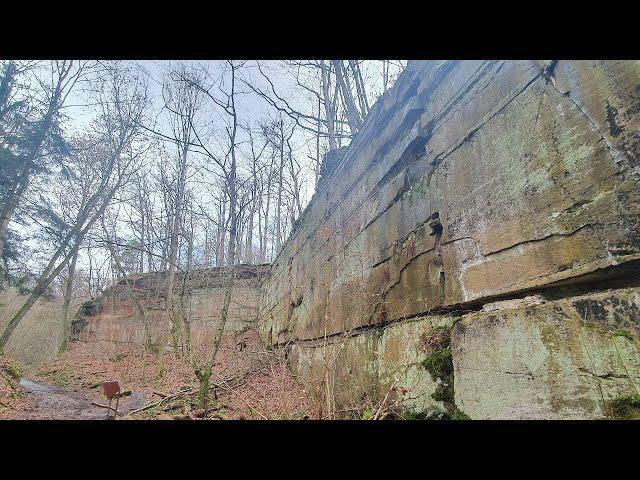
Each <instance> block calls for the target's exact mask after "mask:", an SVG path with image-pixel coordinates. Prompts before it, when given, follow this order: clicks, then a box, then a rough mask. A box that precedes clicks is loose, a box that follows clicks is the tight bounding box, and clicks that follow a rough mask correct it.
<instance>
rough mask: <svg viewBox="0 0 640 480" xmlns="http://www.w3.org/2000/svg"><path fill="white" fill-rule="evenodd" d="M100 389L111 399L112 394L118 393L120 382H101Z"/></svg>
mask: <svg viewBox="0 0 640 480" xmlns="http://www.w3.org/2000/svg"><path fill="white" fill-rule="evenodd" d="M102 390H104V394H105V395H106V396H107V398H109V399H111V398H113V396H114V395H116V394H118V393H120V384H119V383H118V382H115V381H113V382H103V383H102Z"/></svg>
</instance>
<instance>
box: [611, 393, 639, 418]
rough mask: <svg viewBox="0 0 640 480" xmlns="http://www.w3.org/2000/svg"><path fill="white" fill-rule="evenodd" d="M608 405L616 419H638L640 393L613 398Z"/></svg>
mask: <svg viewBox="0 0 640 480" xmlns="http://www.w3.org/2000/svg"><path fill="white" fill-rule="evenodd" d="M609 407H610V408H611V413H612V414H613V418H615V419H616V420H630V419H640V395H629V396H626V397H618V398H615V399H613V400H611V401H610V402H609Z"/></svg>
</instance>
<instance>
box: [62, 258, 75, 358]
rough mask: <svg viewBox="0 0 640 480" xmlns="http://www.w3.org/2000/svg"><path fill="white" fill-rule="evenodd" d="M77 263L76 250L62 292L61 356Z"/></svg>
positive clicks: (67, 332)
mask: <svg viewBox="0 0 640 480" xmlns="http://www.w3.org/2000/svg"><path fill="white" fill-rule="evenodd" d="M77 261H78V250H77V249H76V251H75V253H74V254H73V257H71V262H70V263H69V276H68V277H67V282H66V283H67V285H66V288H65V292H64V305H63V306H62V344H61V345H60V348H59V349H58V354H62V353H64V352H66V351H67V346H68V342H69V330H70V323H71V322H70V321H69V305H70V304H71V296H72V294H73V283H74V277H75V272H76V262H77Z"/></svg>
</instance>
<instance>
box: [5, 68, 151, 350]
mask: <svg viewBox="0 0 640 480" xmlns="http://www.w3.org/2000/svg"><path fill="white" fill-rule="evenodd" d="M99 94H100V95H99V100H100V107H101V113H100V116H99V118H98V119H97V121H96V123H95V126H94V128H95V130H96V133H95V134H96V136H97V137H98V138H96V140H97V141H96V142H95V144H96V148H98V151H97V152H96V156H95V157H94V158H93V159H92V160H93V161H94V162H95V174H96V175H97V176H99V179H100V180H99V182H98V184H97V186H96V188H95V190H94V191H93V192H92V193H91V195H90V196H89V197H88V198H87V200H86V202H84V204H83V205H82V206H81V209H80V211H79V212H78V216H77V220H76V222H75V224H74V225H72V226H70V228H69V229H68V232H67V233H66V234H65V235H64V236H63V238H62V240H61V242H60V244H59V246H58V248H57V249H56V251H55V252H54V254H53V256H52V257H51V259H50V260H49V262H48V264H47V265H46V267H45V269H44V270H43V272H42V273H41V274H40V276H39V278H38V280H37V281H36V285H35V287H34V289H33V291H32V292H31V294H30V295H29V297H28V298H27V300H26V301H25V303H24V304H23V305H22V307H21V308H20V309H19V310H18V311H17V312H16V313H15V314H14V316H13V317H12V318H11V320H10V321H9V323H8V324H7V326H6V327H5V329H4V331H3V333H2V336H0V348H3V347H4V346H5V345H6V343H7V341H8V340H9V337H10V336H11V333H12V332H13V331H14V330H15V328H16V327H17V325H18V324H19V323H20V321H21V320H22V319H23V318H24V316H25V315H26V313H27V312H28V311H29V310H30V309H31V307H32V306H33V305H34V304H35V302H36V301H37V300H38V298H40V296H41V295H42V294H43V293H44V292H45V290H46V289H47V288H48V286H49V285H50V284H51V282H52V281H53V280H54V279H55V278H56V277H57V276H58V275H59V274H60V272H61V271H62V270H63V269H64V268H65V266H66V265H67V263H68V262H69V260H70V259H71V258H72V257H73V256H74V254H75V252H76V251H77V250H78V249H79V248H80V246H81V244H82V241H83V240H84V237H85V236H86V234H87V232H88V231H89V230H90V229H91V227H92V226H93V224H94V223H95V222H96V220H98V218H100V216H101V215H102V214H103V213H104V211H105V209H106V208H107V206H108V205H109V203H110V202H111V200H112V199H113V197H114V195H115V194H116V192H117V191H118V190H119V189H120V188H121V187H122V186H123V184H125V183H126V182H127V181H128V180H129V177H130V175H131V174H132V173H133V171H135V168H136V160H137V159H138V152H136V149H135V146H134V143H135V141H136V139H137V136H138V134H139V131H140V129H139V127H138V125H139V124H140V122H141V120H142V115H143V112H144V108H145V106H146V102H147V97H146V89H145V88H144V85H143V84H141V83H140V82H139V81H138V80H135V79H132V78H130V77H129V76H128V75H127V74H126V72H125V71H124V70H123V69H121V68H119V66H118V65H115V64H112V65H109V66H108V68H107V70H106V72H105V75H104V77H103V78H102V80H101V84H100V91H99Z"/></svg>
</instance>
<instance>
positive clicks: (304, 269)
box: [260, 61, 640, 388]
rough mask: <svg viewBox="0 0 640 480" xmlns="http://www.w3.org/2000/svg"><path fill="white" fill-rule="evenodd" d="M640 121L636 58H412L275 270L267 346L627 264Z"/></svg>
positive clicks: (635, 234) (636, 209)
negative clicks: (551, 59) (533, 59)
mask: <svg viewBox="0 0 640 480" xmlns="http://www.w3.org/2000/svg"><path fill="white" fill-rule="evenodd" d="M638 112H640V62H630V61H603V62H600V61H598V62H583V61H559V62H557V64H556V63H552V64H551V65H549V64H545V63H541V62H533V61H507V62H502V61H469V62H450V61H447V62H410V64H409V66H408V67H407V70H406V71H405V72H404V73H403V74H402V75H401V76H400V78H399V79H398V81H397V83H396V85H395V86H394V87H393V88H392V89H391V90H390V91H389V92H387V93H386V94H385V95H384V96H383V97H382V98H381V99H380V100H379V101H378V102H377V103H376V105H375V106H374V108H373V109H372V111H371V113H370V115H369V116H368V117H367V119H366V121H365V123H364V126H363V128H362V129H361V131H360V132H359V133H358V134H357V135H356V137H355V138H354V139H353V141H352V143H351V145H350V146H349V147H348V148H347V149H346V151H345V152H344V153H343V156H342V160H341V161H340V163H339V164H338V165H337V166H336V167H335V168H333V169H332V170H330V173H328V175H330V177H329V178H326V179H324V180H323V182H321V186H320V188H319V190H318V192H317V193H316V194H315V196H314V198H313V200H312V202H311V204H310V205H309V206H308V208H307V210H306V212H305V214H304V215H303V216H302V218H301V219H300V222H299V225H298V227H297V229H296V230H295V231H294V232H293V234H292V235H291V237H290V238H289V240H288V241H287V242H286V244H285V246H284V247H283V249H282V251H281V252H280V253H279V255H278V257H277V259H276V261H275V262H274V264H273V266H272V270H271V277H270V279H268V280H267V281H266V282H265V284H264V286H263V293H262V301H261V317H260V328H261V334H262V336H263V339H264V340H265V341H266V342H268V343H272V344H284V343H286V342H291V341H293V342H300V341H313V340H317V339H321V338H324V337H325V336H327V337H329V338H331V337H332V336H335V337H339V336H340V335H343V334H344V333H345V332H359V331H366V330H363V329H366V328H370V327H375V326H384V325H386V324H388V323H390V322H395V321H401V320H403V319H405V318H412V317H414V316H421V315H425V314H430V313H433V312H438V311H440V310H443V309H448V310H458V309H465V308H469V307H477V306H478V305H482V304H483V303H486V302H490V301H494V300H495V299H497V298H504V297H510V296H518V295H521V294H523V293H525V292H534V291H537V290H540V289H544V288H549V287H555V286H557V285H574V284H578V283H583V282H594V281H597V280H598V279H602V278H604V275H605V273H606V275H607V276H608V277H611V276H613V277H615V276H620V273H619V272H620V271H622V270H619V269H618V266H622V265H625V264H628V265H635V266H637V265H638V263H637V260H638V259H639V258H640V234H639V230H640V229H639V223H640V189H639V188H638V187H639V186H640V185H639V179H640V161H639V158H640V156H639V153H640V115H638ZM439 224H440V225H441V226H439ZM635 266H634V267H633V268H635V269H636V270H637V267H635ZM305 348H306V347H305ZM378 361H380V360H379V357H378ZM487 388H490V386H487Z"/></svg>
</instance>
